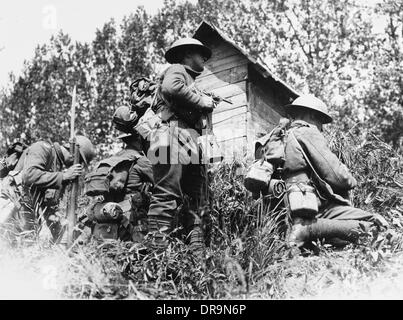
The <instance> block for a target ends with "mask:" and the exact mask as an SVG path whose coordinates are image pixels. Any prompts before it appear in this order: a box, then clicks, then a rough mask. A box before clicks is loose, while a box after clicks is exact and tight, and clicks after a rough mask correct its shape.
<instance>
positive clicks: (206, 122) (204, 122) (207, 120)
mask: <svg viewBox="0 0 403 320" xmlns="http://www.w3.org/2000/svg"><path fill="white" fill-rule="evenodd" d="M198 90H199V92H200V93H201V94H203V95H206V96H208V97H211V98H212V99H213V101H214V108H216V107H217V105H218V104H219V103H220V102H226V103H229V104H233V103H232V101H231V100H228V99H225V98H223V97H220V96H219V95H216V94H215V93H212V92H208V91H205V90H200V89H198ZM200 123H201V128H202V129H207V131H208V132H211V133H212V131H213V119H212V114H211V113H209V114H207V115H203V116H202V117H201V119H200Z"/></svg>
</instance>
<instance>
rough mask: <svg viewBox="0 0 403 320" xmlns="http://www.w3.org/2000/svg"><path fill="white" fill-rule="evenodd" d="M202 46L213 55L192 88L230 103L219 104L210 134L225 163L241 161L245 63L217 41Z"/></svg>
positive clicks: (244, 129)
mask: <svg viewBox="0 0 403 320" xmlns="http://www.w3.org/2000/svg"><path fill="white" fill-rule="evenodd" d="M203 42H204V43H205V44H206V45H207V46H209V47H210V48H211V49H212V52H213V54H212V57H211V59H210V60H209V61H207V64H206V67H205V71H204V72H203V73H202V75H201V76H199V77H198V78H197V79H196V86H197V87H198V88H200V89H203V90H206V91H210V92H213V93H215V94H217V95H219V96H221V97H223V98H227V99H229V100H231V101H232V103H233V104H228V103H225V102H222V103H220V104H219V105H218V106H217V108H216V110H215V111H214V112H213V126H214V133H215V135H216V137H217V140H218V142H219V144H220V146H221V148H222V151H223V152H224V154H225V158H226V160H231V159H232V158H238V157H242V156H243V155H244V154H245V153H246V150H247V113H248V107H247V106H248V101H247V94H246V91H247V81H248V60H247V59H246V57H244V56H243V55H241V54H240V53H239V52H238V51H237V50H236V49H235V48H234V47H233V46H231V45H230V44H228V43H227V42H225V41H223V40H222V39H219V38H218V37H212V38H210V39H208V40H203Z"/></svg>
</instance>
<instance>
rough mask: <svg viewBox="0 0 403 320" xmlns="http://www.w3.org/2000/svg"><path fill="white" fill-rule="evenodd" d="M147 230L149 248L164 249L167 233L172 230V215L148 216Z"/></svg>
mask: <svg viewBox="0 0 403 320" xmlns="http://www.w3.org/2000/svg"><path fill="white" fill-rule="evenodd" d="M147 223H148V231H149V233H150V234H151V238H152V240H151V243H149V246H150V249H153V250H157V251H164V250H165V249H166V248H167V247H168V244H169V241H168V235H169V234H170V233H171V232H172V217H150V216H149V217H148V221H147Z"/></svg>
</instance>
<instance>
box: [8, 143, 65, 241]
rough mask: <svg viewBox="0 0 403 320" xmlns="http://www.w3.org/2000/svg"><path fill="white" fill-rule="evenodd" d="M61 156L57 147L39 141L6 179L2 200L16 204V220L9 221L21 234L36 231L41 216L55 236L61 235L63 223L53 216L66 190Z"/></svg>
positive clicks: (23, 155) (10, 219)
mask: <svg viewBox="0 0 403 320" xmlns="http://www.w3.org/2000/svg"><path fill="white" fill-rule="evenodd" d="M61 157H62V154H61V153H60V154H59V155H57V153H56V150H55V148H54V145H51V144H49V143H47V142H44V141H39V142H36V143H34V144H32V145H31V146H30V147H29V148H28V149H26V150H25V151H24V153H23V154H22V156H21V158H20V159H19V161H18V163H17V165H16V167H15V168H14V170H13V171H11V172H10V173H9V175H8V176H7V177H6V178H5V179H4V188H3V189H2V194H1V197H2V198H3V199H10V200H12V201H13V203H14V207H15V208H14V210H13V214H12V217H8V218H7V219H8V220H9V222H10V223H12V224H13V227H14V228H15V229H16V231H17V232H21V231H26V230H33V229H34V227H35V225H36V219H38V217H39V215H41V214H44V217H45V219H46V221H47V223H48V225H49V227H50V229H51V231H52V234H53V235H54V236H57V235H58V233H59V232H60V224H59V223H58V222H52V221H50V220H49V217H50V216H52V215H54V214H55V212H56V210H57V205H58V200H59V197H60V193H61V191H62V189H63V188H62V187H63V184H62V180H63V173H62V172H61V170H62V168H63V159H62V158H61Z"/></svg>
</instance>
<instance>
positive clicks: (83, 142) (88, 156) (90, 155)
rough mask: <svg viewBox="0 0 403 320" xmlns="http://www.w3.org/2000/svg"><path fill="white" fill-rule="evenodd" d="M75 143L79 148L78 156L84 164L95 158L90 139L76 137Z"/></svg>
mask: <svg viewBox="0 0 403 320" xmlns="http://www.w3.org/2000/svg"><path fill="white" fill-rule="evenodd" d="M76 143H77V144H78V145H79V146H80V149H79V150H80V155H81V157H82V158H83V160H84V163H85V164H86V165H88V163H90V162H91V160H92V159H94V157H95V148H94V145H93V144H92V142H91V141H90V139H88V138H87V137H85V136H81V135H77V136H76Z"/></svg>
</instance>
